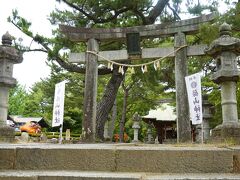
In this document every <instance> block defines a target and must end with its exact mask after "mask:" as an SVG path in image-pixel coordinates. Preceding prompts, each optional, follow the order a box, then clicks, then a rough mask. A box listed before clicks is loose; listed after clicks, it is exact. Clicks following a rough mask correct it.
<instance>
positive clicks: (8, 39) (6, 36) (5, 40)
mask: <svg viewBox="0 0 240 180" xmlns="http://www.w3.org/2000/svg"><path fill="white" fill-rule="evenodd" d="M12 40H13V38H12V36H11V35H10V34H9V32H8V31H7V32H6V33H5V34H4V35H3V36H2V44H3V45H7V46H11V45H12Z"/></svg>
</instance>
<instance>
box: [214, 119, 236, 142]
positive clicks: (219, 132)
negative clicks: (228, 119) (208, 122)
mask: <svg viewBox="0 0 240 180" xmlns="http://www.w3.org/2000/svg"><path fill="white" fill-rule="evenodd" d="M212 141H213V142H214V141H216V142H225V143H228V142H229V143H234V144H240V123H228V124H227V123H226V124H221V125H218V126H217V127H216V128H214V129H213V131H212Z"/></svg>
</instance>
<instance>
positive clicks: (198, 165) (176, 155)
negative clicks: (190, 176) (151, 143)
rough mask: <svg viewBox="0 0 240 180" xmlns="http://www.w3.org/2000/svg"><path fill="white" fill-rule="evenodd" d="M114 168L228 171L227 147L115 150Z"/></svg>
mask: <svg viewBox="0 0 240 180" xmlns="http://www.w3.org/2000/svg"><path fill="white" fill-rule="evenodd" d="M116 171H122V172H153V173H220V172H221V173H231V172H232V171H233V153H232V151H229V150H224V149H223V150H222V149H216V150H213V149H211V150H206V149H205V150H204V149H202V150H201V149H191V150H190V149H182V148H181V149H179V150H178V149H173V148H171V149H170V150H163V149H159V150H154V149H149V150H143V149H135V150H130V149H129V150H126V149H124V150H123V149H122V150H118V151H117V155H116Z"/></svg>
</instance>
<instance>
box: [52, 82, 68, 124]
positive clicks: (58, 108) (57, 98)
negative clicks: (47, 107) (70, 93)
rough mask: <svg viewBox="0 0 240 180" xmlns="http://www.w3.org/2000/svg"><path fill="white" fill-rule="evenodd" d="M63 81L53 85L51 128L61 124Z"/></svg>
mask: <svg viewBox="0 0 240 180" xmlns="http://www.w3.org/2000/svg"><path fill="white" fill-rule="evenodd" d="M65 83H66V82H65V81H62V82H60V83H58V84H56V85H55V94H54V104H53V119H52V127H55V126H60V125H61V124H63V115H64V97H65Z"/></svg>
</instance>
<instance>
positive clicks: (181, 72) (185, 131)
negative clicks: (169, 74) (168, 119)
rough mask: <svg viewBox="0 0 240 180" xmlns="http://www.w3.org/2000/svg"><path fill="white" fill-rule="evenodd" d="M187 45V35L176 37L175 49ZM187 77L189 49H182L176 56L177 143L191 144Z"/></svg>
mask: <svg viewBox="0 0 240 180" xmlns="http://www.w3.org/2000/svg"><path fill="white" fill-rule="evenodd" d="M184 45H186V37H185V34H184V33H182V32H179V33H177V34H176V35H175V48H176V49H177V48H179V47H181V46H184ZM186 75H187V48H182V49H180V50H179V51H177V52H176V54H175V84H176V109H177V141H178V142H191V125H190V119H189V108H188V99H187V89H186V84H185V76H186Z"/></svg>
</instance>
